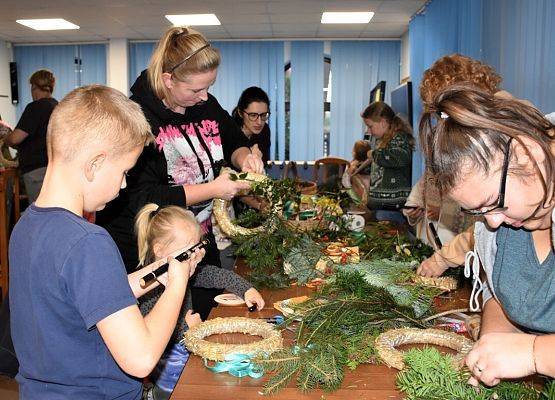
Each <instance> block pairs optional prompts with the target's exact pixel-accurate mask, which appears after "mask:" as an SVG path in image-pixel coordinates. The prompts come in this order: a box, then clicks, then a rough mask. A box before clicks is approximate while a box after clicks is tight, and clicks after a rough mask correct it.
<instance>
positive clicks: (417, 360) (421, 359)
mask: <svg viewBox="0 0 555 400" xmlns="http://www.w3.org/2000/svg"><path fill="white" fill-rule="evenodd" d="M405 363H406V365H407V368H405V369H404V370H403V371H401V372H399V373H398V374H397V387H398V388H399V389H400V390H402V391H403V392H405V393H406V394H407V399H408V400H494V399H503V400H547V399H553V398H554V397H553V396H552V395H553V392H552V391H553V388H554V384H553V381H550V382H548V383H547V385H546V386H545V389H544V390H543V391H542V392H539V391H538V390H536V389H535V388H534V387H533V386H531V385H530V384H527V383H523V382H510V381H503V382H501V383H500V384H499V385H497V386H494V387H491V388H490V387H486V386H483V385H480V386H479V387H478V388H474V387H473V386H470V385H469V384H468V383H466V382H467V380H468V378H469V376H470V375H469V373H468V372H463V371H458V370H456V369H455V367H454V365H453V361H452V357H451V356H449V355H442V354H441V353H440V352H439V351H438V350H437V349H435V348H431V347H428V348H422V349H411V350H409V351H407V353H406V354H405ZM550 396H551V397H550Z"/></svg>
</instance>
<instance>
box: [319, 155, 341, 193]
mask: <svg viewBox="0 0 555 400" xmlns="http://www.w3.org/2000/svg"><path fill="white" fill-rule="evenodd" d="M348 166H349V161H347V160H345V159H343V158H338V157H325V158H320V159H319V160H316V161H315V162H314V175H313V178H312V180H313V181H314V182H316V183H317V184H318V187H335V186H340V184H341V177H342V176H343V174H344V173H345V170H346V169H347V167H348ZM320 171H322V174H321V175H322V176H321V177H320Z"/></svg>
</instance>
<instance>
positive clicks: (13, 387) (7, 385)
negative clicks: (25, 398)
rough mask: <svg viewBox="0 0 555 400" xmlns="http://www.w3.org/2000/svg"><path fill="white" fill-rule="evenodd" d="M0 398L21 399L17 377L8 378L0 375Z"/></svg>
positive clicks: (3, 399) (4, 399)
mask: <svg viewBox="0 0 555 400" xmlns="http://www.w3.org/2000/svg"><path fill="white" fill-rule="evenodd" d="M0 399H2V400H17V399H19V390H18V388H17V382H16V381H15V379H10V378H6V377H5V376H2V375H0Z"/></svg>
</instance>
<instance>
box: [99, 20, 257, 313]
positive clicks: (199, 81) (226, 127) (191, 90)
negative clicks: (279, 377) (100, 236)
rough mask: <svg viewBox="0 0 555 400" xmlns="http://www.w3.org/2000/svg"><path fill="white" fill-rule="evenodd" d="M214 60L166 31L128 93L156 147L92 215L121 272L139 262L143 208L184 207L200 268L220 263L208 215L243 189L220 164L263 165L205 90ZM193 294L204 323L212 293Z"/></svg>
mask: <svg viewBox="0 0 555 400" xmlns="http://www.w3.org/2000/svg"><path fill="white" fill-rule="evenodd" d="M219 64H220V55H219V52H218V50H217V49H215V48H213V47H212V46H211V45H210V43H208V41H207V40H206V38H204V36H203V35H201V34H200V33H198V32H196V31H194V30H192V29H189V28H180V27H173V28H170V29H169V30H168V31H167V32H166V33H165V34H164V36H163V37H162V38H161V39H160V41H159V42H158V45H157V47H156V49H155V50H154V53H153V54H152V57H151V59H150V63H149V65H148V69H147V70H145V71H143V72H142V73H141V75H140V76H139V77H138V78H137V80H136V81H135V84H134V85H133V86H132V88H131V92H132V96H131V99H132V100H134V101H136V102H137V103H139V105H140V106H141V108H142V110H143V112H144V114H145V116H146V118H147V120H148V121H149V123H150V126H151V129H152V133H153V134H154V135H155V136H156V142H155V143H154V144H152V145H150V146H148V147H147V148H145V150H144V151H143V153H142V155H141V156H140V158H139V160H138V161H137V164H136V165H135V167H134V168H133V169H131V170H130V171H129V174H128V178H127V188H126V189H125V190H123V191H122V192H120V196H119V197H118V198H117V199H116V200H114V201H113V202H111V203H109V204H108V205H107V207H106V209H105V210H104V211H103V212H101V213H99V214H98V215H97V222H98V223H99V224H100V225H102V226H104V227H105V228H106V229H107V230H108V232H110V234H111V235H112V237H113V238H114V240H115V242H116V244H117V245H118V247H119V249H120V252H121V254H122V257H123V260H124V262H125V265H126V267H127V270H128V271H132V270H134V269H135V268H136V266H137V264H138V255H137V244H136V240H135V237H134V235H133V223H134V218H135V215H136V214H137V212H138V211H139V210H140V209H141V207H143V206H144V205H145V204H147V203H156V204H158V205H160V206H162V207H163V206H165V205H178V206H186V207H188V208H189V209H190V210H191V211H193V213H194V214H195V216H196V218H197V221H198V222H199V223H200V225H201V227H202V230H203V233H204V234H205V235H206V236H208V237H209V238H210V239H212V240H211V244H212V245H211V247H210V248H208V249H207V251H206V256H205V259H204V263H205V264H210V265H217V266H220V265H221V263H220V259H219V252H218V249H217V248H216V245H215V241H214V239H213V234H212V226H211V222H210V219H211V218H210V217H211V215H212V200H213V199H214V198H224V199H231V198H233V197H234V196H235V195H236V193H237V192H238V191H239V190H241V189H243V188H245V183H240V182H234V181H232V180H230V179H229V175H227V174H222V175H219V174H218V173H219V169H220V168H221V166H222V165H223V164H224V162H227V164H229V165H232V166H234V167H235V168H237V169H239V170H242V171H253V172H262V171H263V163H262V160H261V159H260V157H259V156H257V155H255V154H252V153H251V151H250V149H249V148H248V147H247V146H248V142H247V139H246V137H245V135H243V133H242V132H241V130H240V129H239V128H238V127H237V124H235V122H234V121H233V119H232V118H231V117H230V115H229V114H228V113H227V112H226V111H225V110H224V109H223V108H222V107H221V106H220V104H219V103H218V101H217V100H216V99H215V98H214V97H213V96H212V95H210V94H209V93H208V89H209V88H210V86H212V85H213V84H214V82H215V81H216V76H217V72H218V66H219ZM203 290H206V289H196V291H195V290H194V291H193V293H192V294H193V307H194V309H195V311H196V312H199V313H200V314H201V317H202V318H203V319H205V318H206V317H207V316H208V313H209V311H210V308H211V306H212V304H213V302H212V298H213V296H214V294H215V293H214V292H209V293H206V292H205V293H201V291H203Z"/></svg>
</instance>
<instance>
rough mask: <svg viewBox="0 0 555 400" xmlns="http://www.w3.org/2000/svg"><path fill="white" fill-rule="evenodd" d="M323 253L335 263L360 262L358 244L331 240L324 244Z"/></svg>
mask: <svg viewBox="0 0 555 400" xmlns="http://www.w3.org/2000/svg"><path fill="white" fill-rule="evenodd" d="M324 253H325V254H326V255H327V256H328V257H329V258H330V259H331V260H332V261H333V262H334V263H335V264H347V263H355V264H356V263H358V262H360V255H359V249H358V246H347V245H346V244H345V243H342V242H331V243H329V244H328V245H327V246H326V249H325V250H324Z"/></svg>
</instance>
